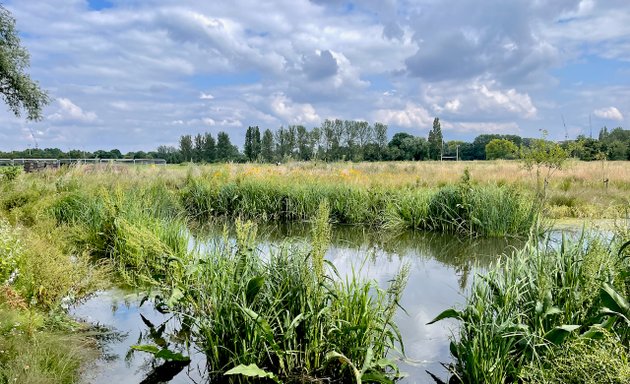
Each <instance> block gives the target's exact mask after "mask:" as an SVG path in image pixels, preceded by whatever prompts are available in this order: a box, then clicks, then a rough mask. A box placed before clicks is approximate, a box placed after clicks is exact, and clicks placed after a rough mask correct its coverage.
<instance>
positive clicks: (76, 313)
mask: <svg viewBox="0 0 630 384" xmlns="http://www.w3.org/2000/svg"><path fill="white" fill-rule="evenodd" d="M141 304H142V305H141ZM70 315H71V316H73V317H75V318H77V319H80V320H83V321H85V322H87V323H91V324H94V325H95V326H97V330H98V333H99V334H100V335H102V336H101V337H99V343H100V346H101V348H102V349H103V353H102V354H101V357H100V358H99V359H98V360H97V361H95V362H94V363H93V364H92V365H91V366H89V367H88V369H87V370H86V371H85V372H84V375H83V377H82V380H81V382H82V383H86V384H87V383H90V384H111V383H112V382H118V383H144V384H150V383H173V384H184V383H191V382H192V383H203V382H206V379H205V377H204V376H205V375H204V372H205V357H204V355H203V354H201V353H198V352H196V351H195V350H194V348H190V349H189V348H187V347H186V344H185V343H183V342H182V339H181V338H177V335H178V332H179V331H180V330H181V326H180V324H179V322H178V321H177V319H175V318H173V316H172V315H166V314H162V313H160V312H158V311H157V310H156V309H155V308H154V307H153V306H152V304H151V303H150V301H146V302H144V303H142V296H141V295H139V294H135V293H130V292H127V291H124V290H121V289H112V290H109V291H105V292H99V293H97V294H96V295H94V296H93V297H91V298H89V299H88V300H86V301H85V302H83V303H81V304H80V305H77V306H76V307H75V308H72V309H71V311H70ZM159 339H161V340H159ZM137 344H158V345H160V344H161V345H164V346H167V347H168V348H169V349H171V350H173V351H176V352H181V353H183V354H184V355H188V354H189V353H190V355H189V356H190V357H191V360H192V361H191V362H190V363H189V364H178V363H177V362H170V363H169V362H166V363H164V362H160V361H156V360H155V359H153V358H152V356H151V355H150V354H148V353H145V352H139V351H134V350H132V349H131V346H132V345H137Z"/></svg>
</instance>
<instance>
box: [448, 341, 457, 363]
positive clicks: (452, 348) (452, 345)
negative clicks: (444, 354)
mask: <svg viewBox="0 0 630 384" xmlns="http://www.w3.org/2000/svg"><path fill="white" fill-rule="evenodd" d="M448 348H449V351H450V352H451V355H453V357H454V358H456V359H457V356H458V355H459V353H457V344H455V342H453V341H451V342H450V344H449V346H448Z"/></svg>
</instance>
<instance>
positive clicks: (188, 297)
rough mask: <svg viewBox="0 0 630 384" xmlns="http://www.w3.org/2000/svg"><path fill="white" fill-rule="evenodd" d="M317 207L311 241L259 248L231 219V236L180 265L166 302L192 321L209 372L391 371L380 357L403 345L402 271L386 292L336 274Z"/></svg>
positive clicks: (335, 376) (245, 227)
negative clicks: (398, 312)
mask: <svg viewBox="0 0 630 384" xmlns="http://www.w3.org/2000/svg"><path fill="white" fill-rule="evenodd" d="M321 207H322V208H321V209H320V211H319V216H318V218H317V219H316V221H315V224H314V228H313V232H314V234H315V236H314V238H313V239H314V240H313V244H311V246H310V247H306V248H304V247H303V246H297V245H293V246H290V245H284V246H281V247H279V248H276V249H272V250H270V251H269V252H268V253H265V254H262V253H261V252H260V251H259V250H257V249H256V248H255V247H253V244H254V243H253V238H254V236H255V226H254V225H253V224H251V223H240V224H237V241H236V243H230V242H228V241H223V242H222V243H220V244H217V245H216V246H215V247H212V248H211V249H209V250H208V251H207V252H206V253H203V254H202V255H200V257H199V259H198V260H196V261H195V262H194V263H191V264H189V265H188V266H187V267H186V268H187V271H188V272H187V274H186V278H184V279H183V280H182V285H181V287H180V288H177V289H178V290H181V293H182V295H181V297H180V298H179V299H178V300H177V301H176V302H172V303H171V305H172V306H173V307H175V308H179V310H180V311H182V314H183V316H185V317H186V318H187V319H189V321H190V323H191V324H193V325H192V327H191V329H192V331H193V335H194V338H195V341H196V343H197V345H200V346H201V347H202V348H203V351H204V352H205V354H206V356H207V359H208V366H209V369H210V370H211V371H212V372H214V373H215V375H221V374H223V373H225V372H226V371H228V370H230V369H232V368H235V367H239V366H248V365H250V364H255V365H256V366H257V367H259V368H260V369H263V370H264V371H266V372H269V373H271V374H273V376H274V377H277V378H280V379H282V380H284V381H288V382H304V381H311V380H316V379H332V380H334V381H338V380H343V381H354V380H357V381H361V380H371V379H374V378H378V379H379V381H382V382H384V381H388V380H391V379H393V378H395V377H396V375H397V373H398V372H397V369H396V368H395V367H396V365H395V364H394V363H393V362H391V361H388V360H383V359H384V358H386V357H387V356H388V353H389V352H390V351H394V350H395V351H399V352H401V351H402V340H401V336H400V333H399V332H398V329H397V328H396V325H395V324H394V322H393V315H394V313H395V309H396V307H397V305H398V300H399V299H400V295H401V294H402V290H403V289H404V286H405V283H406V277H407V273H408V271H407V270H406V269H403V270H402V271H401V272H400V274H399V275H398V276H397V277H396V278H395V279H394V281H393V282H392V284H391V285H390V287H389V288H387V289H382V288H380V287H379V286H378V285H377V284H376V282H373V281H364V280H362V279H361V278H360V277H359V276H358V274H357V273H353V274H351V275H350V276H347V277H343V276H340V275H338V274H337V272H336V270H335V269H334V267H333V266H332V265H327V264H326V263H325V261H324V259H323V252H325V249H326V247H327V245H326V244H327V242H328V241H329V238H328V237H329V231H330V228H329V224H328V221H327V219H326V218H327V215H328V207H327V206H326V205H325V204H324V205H322V206H321ZM170 296H171V297H173V295H172V294H171V295H170ZM179 296H180V295H177V297H179Z"/></svg>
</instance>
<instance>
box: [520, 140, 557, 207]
mask: <svg viewBox="0 0 630 384" xmlns="http://www.w3.org/2000/svg"><path fill="white" fill-rule="evenodd" d="M568 157H569V155H568V153H567V152H566V151H565V150H564V149H563V148H562V147H561V146H560V145H559V144H557V143H554V142H551V141H548V140H547V131H543V137H542V139H533V140H532V142H531V143H530V146H529V147H525V146H521V159H522V161H523V164H524V166H525V168H526V169H528V170H530V171H535V173H536V195H537V197H538V198H539V201H540V202H541V204H542V202H543V201H544V199H545V197H546V191H547V183H548V182H549V179H550V178H551V176H552V175H553V173H554V172H555V171H556V170H558V169H561V168H562V167H563V166H564V164H565V162H566V160H567V159H568Z"/></svg>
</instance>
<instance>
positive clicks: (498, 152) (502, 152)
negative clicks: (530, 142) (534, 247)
mask: <svg viewBox="0 0 630 384" xmlns="http://www.w3.org/2000/svg"><path fill="white" fill-rule="evenodd" d="M486 158H487V159H488V160H495V159H507V160H512V159H516V158H518V147H517V146H516V144H514V143H513V142H511V141H510V140H506V139H492V140H490V142H489V143H488V144H486Z"/></svg>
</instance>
